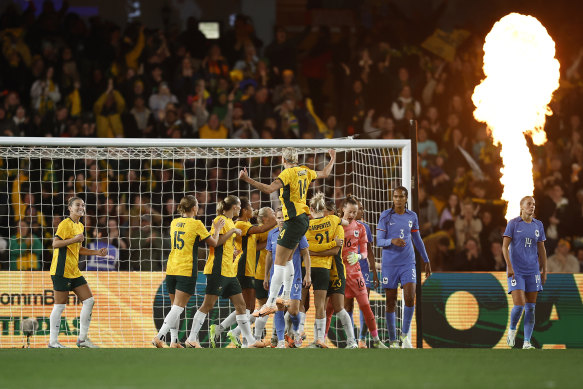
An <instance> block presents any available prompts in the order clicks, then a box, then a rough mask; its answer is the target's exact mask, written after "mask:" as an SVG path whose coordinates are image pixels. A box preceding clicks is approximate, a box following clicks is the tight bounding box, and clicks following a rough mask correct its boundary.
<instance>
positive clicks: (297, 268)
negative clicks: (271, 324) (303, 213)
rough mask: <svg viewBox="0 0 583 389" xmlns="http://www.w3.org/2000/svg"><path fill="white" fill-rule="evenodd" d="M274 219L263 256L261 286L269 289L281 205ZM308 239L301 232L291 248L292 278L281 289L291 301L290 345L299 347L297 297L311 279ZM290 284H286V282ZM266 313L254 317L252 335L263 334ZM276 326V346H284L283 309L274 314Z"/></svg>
mask: <svg viewBox="0 0 583 389" xmlns="http://www.w3.org/2000/svg"><path fill="white" fill-rule="evenodd" d="M275 215H276V220H277V224H278V226H277V227H276V228H274V229H272V230H271V231H270V232H269V235H268V237H267V243H266V246H265V249H266V250H267V251H268V255H267V257H266V258H265V273H266V274H265V277H264V281H263V283H264V287H265V289H266V290H268V289H269V282H270V281H269V280H270V279H271V278H272V277H273V273H274V267H273V266H272V264H273V263H275V252H276V247H277V240H278V238H279V235H280V234H281V231H282V228H283V224H284V217H283V211H282V209H281V208H279V209H277V211H276V212H275ZM308 247H309V245H308V241H307V240H306V237H305V236H303V237H302V238H301V239H300V243H299V244H298V247H297V248H296V250H295V251H294V253H293V255H292V263H293V265H294V273H292V277H291V280H288V281H287V282H284V284H283V288H284V290H283V291H282V292H283V294H284V295H287V296H290V297H289V299H290V304H289V306H288V307H287V311H288V313H289V315H290V319H291V322H292V328H291V335H292V336H291V338H292V342H290V346H291V347H301V345H302V339H301V336H300V334H299V332H298V327H299V324H300V317H299V312H300V301H301V300H302V286H303V287H304V288H309V287H310V284H311V283H312V281H311V269H310V254H309V250H308ZM302 260H303V262H304V265H305V269H306V274H305V276H304V277H302V270H301V268H302ZM288 285H289V286H288ZM285 288H289V290H285ZM268 318H269V316H261V317H259V318H257V320H256V321H255V338H256V339H257V340H258V341H260V340H261V336H262V335H263V328H265V324H266V322H267V319H268ZM274 321H275V328H276V332H277V338H278V345H277V347H278V348H282V347H285V339H284V330H285V321H284V312H283V311H278V312H276V314H275V318H274Z"/></svg>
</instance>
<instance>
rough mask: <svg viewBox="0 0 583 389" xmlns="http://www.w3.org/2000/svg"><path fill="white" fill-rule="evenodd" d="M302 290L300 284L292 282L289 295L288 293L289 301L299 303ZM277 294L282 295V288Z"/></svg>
mask: <svg viewBox="0 0 583 389" xmlns="http://www.w3.org/2000/svg"><path fill="white" fill-rule="evenodd" d="M270 285H271V284H270ZM302 288H303V285H302V283H301V282H294V283H293V284H292V288H291V293H290V297H289V298H290V299H291V300H300V301H301V300H302ZM279 294H283V286H282V287H281V289H280V290H279Z"/></svg>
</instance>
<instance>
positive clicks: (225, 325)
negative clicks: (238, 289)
mask: <svg viewBox="0 0 583 389" xmlns="http://www.w3.org/2000/svg"><path fill="white" fill-rule="evenodd" d="M236 321H237V312H235V311H233V312H231V313H230V314H229V316H227V317H226V318H225V320H223V321H222V322H221V324H220V325H219V326H218V327H217V330H216V333H217V335H220V334H221V333H222V332H223V331H224V330H229V329H230V328H231V326H232V325H233V324H235V322H236Z"/></svg>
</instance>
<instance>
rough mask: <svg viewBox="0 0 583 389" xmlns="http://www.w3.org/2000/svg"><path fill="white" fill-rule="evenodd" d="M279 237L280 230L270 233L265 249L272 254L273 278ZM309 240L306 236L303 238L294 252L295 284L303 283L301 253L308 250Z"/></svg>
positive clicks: (276, 229)
mask: <svg viewBox="0 0 583 389" xmlns="http://www.w3.org/2000/svg"><path fill="white" fill-rule="evenodd" d="M278 237H279V228H274V229H273V230H271V231H269V235H268V236H267V245H266V246H265V249H266V250H267V251H270V252H271V255H272V257H271V259H272V262H271V263H272V265H271V273H270V274H271V276H272V277H273V268H274V266H273V264H274V263H275V248H276V246H277V238H278ZM308 247H309V245H308V240H307V239H306V237H305V236H302V239H300V243H299V244H298V248H297V249H296V251H294V255H293V257H292V262H293V264H294V281H293V283H301V282H302V255H301V254H300V251H301V250H303V249H306V248H308Z"/></svg>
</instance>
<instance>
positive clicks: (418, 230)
mask: <svg viewBox="0 0 583 389" xmlns="http://www.w3.org/2000/svg"><path fill="white" fill-rule="evenodd" d="M411 232H419V230H418V229H417V230H411Z"/></svg>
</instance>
